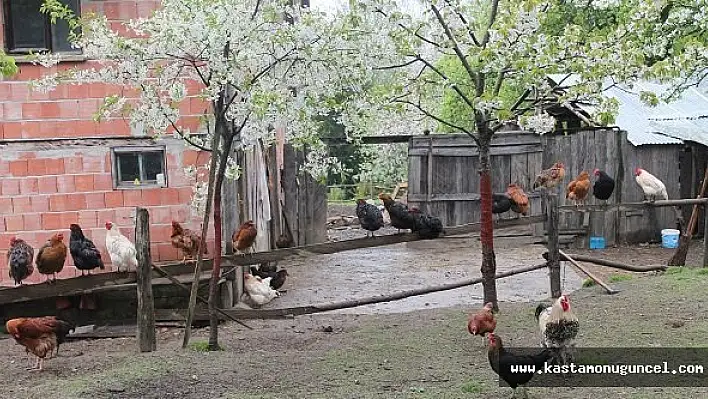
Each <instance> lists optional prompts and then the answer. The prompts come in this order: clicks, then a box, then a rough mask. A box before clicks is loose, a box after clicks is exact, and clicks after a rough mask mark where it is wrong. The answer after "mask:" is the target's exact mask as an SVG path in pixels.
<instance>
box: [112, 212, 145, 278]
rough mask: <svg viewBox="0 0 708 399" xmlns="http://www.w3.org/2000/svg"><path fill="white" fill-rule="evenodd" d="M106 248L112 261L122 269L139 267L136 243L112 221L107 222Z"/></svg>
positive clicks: (119, 269)
mask: <svg viewBox="0 0 708 399" xmlns="http://www.w3.org/2000/svg"><path fill="white" fill-rule="evenodd" d="M106 230H108V233H107V234H106V250H107V251H108V255H110V257H111V263H112V264H113V265H114V266H115V267H116V268H118V271H121V269H122V268H124V267H125V270H126V271H128V270H131V268H132V269H133V270H135V269H137V267H138V259H137V258H136V255H137V253H138V252H137V251H136V250H135V245H134V244H133V243H132V242H130V240H129V239H128V237H126V236H124V235H123V234H121V233H120V230H118V227H116V226H114V225H113V223H111V222H110V221H108V222H106Z"/></svg>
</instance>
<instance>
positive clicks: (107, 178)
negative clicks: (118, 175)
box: [93, 174, 113, 191]
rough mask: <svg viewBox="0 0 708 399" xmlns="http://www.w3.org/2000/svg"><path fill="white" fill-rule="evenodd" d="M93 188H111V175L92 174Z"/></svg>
mask: <svg viewBox="0 0 708 399" xmlns="http://www.w3.org/2000/svg"><path fill="white" fill-rule="evenodd" d="M93 188H94V189H95V190H97V191H98V190H113V176H111V175H110V174H100V175H93Z"/></svg>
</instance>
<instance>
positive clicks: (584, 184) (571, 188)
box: [565, 170, 590, 206]
mask: <svg viewBox="0 0 708 399" xmlns="http://www.w3.org/2000/svg"><path fill="white" fill-rule="evenodd" d="M589 192H590V174H588V172H587V171H585V170H584V171H582V172H580V174H579V175H578V177H576V178H575V180H571V182H570V183H568V187H566V189H565V198H567V199H569V200H571V201H573V203H574V204H575V206H578V205H579V204H583V203H585V199H586V198H587V197H588V193H589Z"/></svg>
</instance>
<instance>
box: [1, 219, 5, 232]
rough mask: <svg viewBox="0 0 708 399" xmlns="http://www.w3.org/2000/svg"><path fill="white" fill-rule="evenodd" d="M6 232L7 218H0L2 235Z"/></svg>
mask: <svg viewBox="0 0 708 399" xmlns="http://www.w3.org/2000/svg"><path fill="white" fill-rule="evenodd" d="M4 232H5V218H1V217H0V233H4Z"/></svg>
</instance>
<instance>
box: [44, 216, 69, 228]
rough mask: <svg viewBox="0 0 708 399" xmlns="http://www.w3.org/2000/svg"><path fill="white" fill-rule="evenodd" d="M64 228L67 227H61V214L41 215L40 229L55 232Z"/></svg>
mask: <svg viewBox="0 0 708 399" xmlns="http://www.w3.org/2000/svg"><path fill="white" fill-rule="evenodd" d="M65 227H67V226H62V224H61V213H58V212H55V213H44V214H42V229H44V230H56V229H61V228H65Z"/></svg>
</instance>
